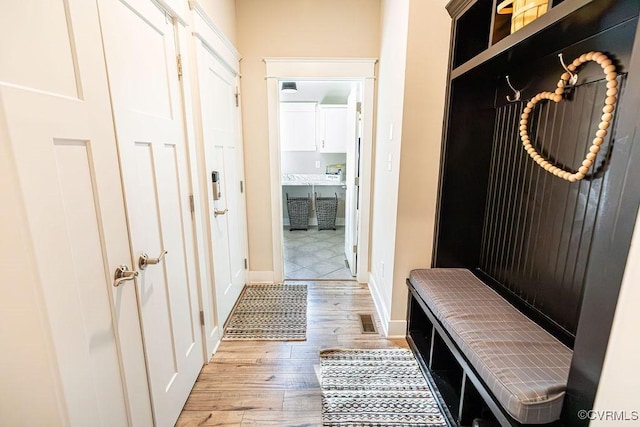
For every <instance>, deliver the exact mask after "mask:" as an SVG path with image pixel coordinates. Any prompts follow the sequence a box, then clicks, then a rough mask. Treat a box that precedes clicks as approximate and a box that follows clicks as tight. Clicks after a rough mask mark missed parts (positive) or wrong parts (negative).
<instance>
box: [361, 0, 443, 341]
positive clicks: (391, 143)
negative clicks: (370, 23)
mask: <svg viewBox="0 0 640 427" xmlns="http://www.w3.org/2000/svg"><path fill="white" fill-rule="evenodd" d="M445 4H446V1H445V0H438V1H429V2H425V1H420V0H411V1H395V0H387V1H386V2H383V8H382V11H383V12H382V15H383V18H382V42H381V45H382V47H381V54H380V78H379V81H378V127H377V140H376V162H375V167H376V171H375V182H374V198H373V222H372V224H373V225H372V230H371V233H372V235H371V239H372V244H371V246H372V248H371V283H372V291H373V294H374V296H375V298H376V305H377V307H378V311H379V314H380V315H381V317H382V322H383V325H384V326H385V329H386V332H387V333H388V335H390V336H404V335H405V327H406V322H405V320H406V304H407V288H406V284H405V279H406V277H408V275H409V272H410V271H411V269H413V268H419V267H429V266H430V263H431V250H432V246H433V230H434V226H435V222H434V221H435V205H436V195H437V188H438V172H439V159H440V141H441V138H442V119H443V114H444V98H445V88H446V75H447V63H448V56H449V34H450V25H451V18H450V17H449V15H448V14H447V12H446V10H445ZM427 40H428V43H426V42H425V41H427ZM391 126H392V127H393V130H391V129H390V128H391ZM390 136H392V138H390ZM389 159H391V161H389ZM389 167H390V168H391V169H390V170H389Z"/></svg>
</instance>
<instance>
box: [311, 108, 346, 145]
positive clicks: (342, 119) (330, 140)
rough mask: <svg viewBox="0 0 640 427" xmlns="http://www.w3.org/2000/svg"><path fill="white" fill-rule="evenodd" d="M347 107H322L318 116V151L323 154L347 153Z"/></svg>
mask: <svg viewBox="0 0 640 427" xmlns="http://www.w3.org/2000/svg"><path fill="white" fill-rule="evenodd" d="M347 114H348V113H347V106H346V105H320V108H319V114H318V129H319V133H318V151H320V152H321V153H346V152H347V138H348V135H349V132H348V131H347V122H348V120H347Z"/></svg>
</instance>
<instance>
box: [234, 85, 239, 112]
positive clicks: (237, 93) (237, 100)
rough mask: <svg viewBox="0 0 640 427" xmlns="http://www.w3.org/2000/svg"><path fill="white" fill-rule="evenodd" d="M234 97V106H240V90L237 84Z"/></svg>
mask: <svg viewBox="0 0 640 427" xmlns="http://www.w3.org/2000/svg"><path fill="white" fill-rule="evenodd" d="M234 95H235V97H236V107H239V106H240V91H239V90H238V86H236V93H235V94H234Z"/></svg>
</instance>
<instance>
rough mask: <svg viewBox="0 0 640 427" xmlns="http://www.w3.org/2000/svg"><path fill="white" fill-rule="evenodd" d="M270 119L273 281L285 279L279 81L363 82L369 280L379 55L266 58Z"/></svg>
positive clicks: (362, 246)
mask: <svg viewBox="0 0 640 427" xmlns="http://www.w3.org/2000/svg"><path fill="white" fill-rule="evenodd" d="M263 60H264V62H265V65H266V81H267V109H268V122H269V161H270V164H271V166H270V175H271V176H270V182H271V234H272V242H273V280H274V281H275V282H281V281H282V280H283V279H284V264H283V254H282V227H283V224H282V191H281V189H280V188H281V180H282V178H281V177H282V173H281V170H280V129H279V122H280V121H279V114H278V106H279V102H280V100H279V94H278V90H279V87H278V86H279V84H278V82H279V81H280V80H283V79H292V80H293V79H296V80H360V81H361V82H362V120H363V124H362V125H363V134H362V151H361V157H360V162H361V168H360V200H359V203H360V207H361V211H360V225H359V228H358V262H357V277H356V279H357V280H358V282H360V283H366V282H367V281H368V275H369V273H368V272H369V222H370V218H371V177H372V170H371V169H372V164H373V121H374V119H373V105H374V104H373V97H374V83H375V64H376V62H377V59H375V58H264V59H263Z"/></svg>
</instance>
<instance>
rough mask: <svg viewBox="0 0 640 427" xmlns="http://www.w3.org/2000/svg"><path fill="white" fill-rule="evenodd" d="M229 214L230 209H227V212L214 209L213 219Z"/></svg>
mask: <svg viewBox="0 0 640 427" xmlns="http://www.w3.org/2000/svg"><path fill="white" fill-rule="evenodd" d="M227 212H229V209H225V210H219V209H214V210H213V217H214V218H215V217H217V216H218V215H224V214H226V213H227Z"/></svg>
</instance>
